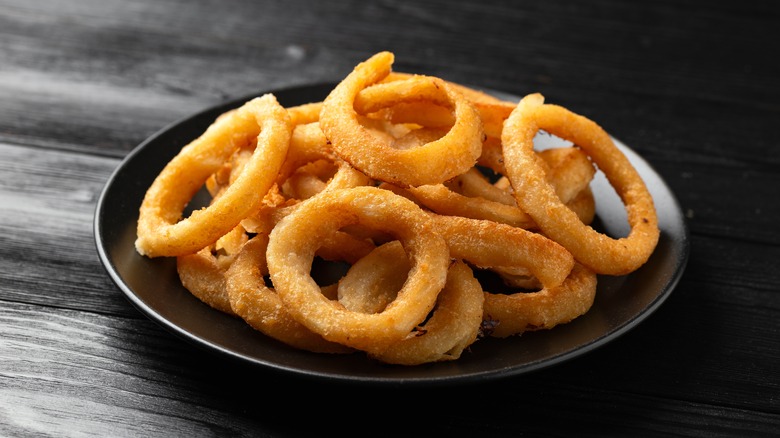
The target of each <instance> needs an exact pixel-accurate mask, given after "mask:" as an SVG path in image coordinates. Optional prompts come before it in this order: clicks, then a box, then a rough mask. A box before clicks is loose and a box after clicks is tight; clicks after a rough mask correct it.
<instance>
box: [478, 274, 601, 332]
mask: <svg viewBox="0 0 780 438" xmlns="http://www.w3.org/2000/svg"><path fill="white" fill-rule="evenodd" d="M597 281H598V280H597V276H596V274H595V273H594V272H593V271H591V270H590V269H588V268H586V267H584V266H582V265H581V264H579V263H575V265H574V267H573V268H572V270H571V272H570V274H569V276H568V277H566V279H565V280H564V281H563V283H561V284H559V285H558V286H555V287H543V288H542V289H541V290H538V291H535V292H515V293H510V294H503V293H491V292H489V291H485V304H484V309H485V310H484V312H485V314H484V319H485V321H488V322H489V324H485V325H489V326H490V327H491V329H490V330H489V331H485V333H484V334H485V335H486V336H492V337H494V338H506V337H509V336H516V335H520V334H522V333H524V332H526V331H537V330H549V329H551V328H553V327H555V326H557V325H559V324H565V323H568V322H571V321H572V320H574V319H576V318H578V317H580V316H582V315H584V314H585V313H586V312H587V311H588V310H590V308H591V306H592V305H593V300H594V299H595V296H596V286H597Z"/></svg>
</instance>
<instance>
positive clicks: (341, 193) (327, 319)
mask: <svg viewBox="0 0 780 438" xmlns="http://www.w3.org/2000/svg"><path fill="white" fill-rule="evenodd" d="M353 224H359V225H361V226H365V227H367V228H372V229H380V230H383V231H387V232H390V233H391V234H393V235H394V236H395V237H396V238H397V239H398V240H400V241H401V242H402V244H403V245H404V248H405V250H406V252H407V255H408V257H409V260H410V263H411V265H412V269H411V271H410V273H409V277H408V278H407V281H406V282H405V283H404V286H403V288H402V289H401V290H400V291H399V292H398V296H397V297H396V299H395V300H394V301H393V302H392V303H391V304H390V305H389V306H388V307H387V308H386V309H384V310H383V311H382V312H379V313H375V314H366V313H362V312H353V311H350V310H348V309H346V308H345V307H344V306H343V305H340V304H338V303H336V302H333V301H331V300H329V299H327V298H326V297H324V296H323V295H322V293H321V291H320V289H319V287H318V286H317V284H316V283H315V281H314V280H313V279H312V277H311V275H310V272H309V271H310V269H311V265H312V260H313V257H314V254H315V251H316V250H317V248H318V247H319V246H320V242H321V241H322V240H323V239H324V238H325V237H326V236H328V235H330V234H332V233H333V232H335V231H337V230H339V229H341V228H343V227H344V226H347V225H353ZM267 252H268V254H267V258H268V270H269V273H270V277H271V280H272V281H273V284H274V286H275V288H276V291H277V293H278V294H279V296H280V297H281V299H282V301H283V302H284V303H285V305H286V307H287V309H288V311H289V312H290V313H291V314H292V315H293V317H294V318H295V319H296V320H297V321H298V322H300V323H301V324H303V325H305V326H306V327H308V328H309V329H310V330H312V331H313V332H315V333H319V334H320V335H322V336H323V337H324V338H325V339H328V340H330V341H332V342H338V343H341V344H344V345H347V346H350V347H354V348H357V349H367V348H381V347H382V346H387V345H389V344H391V343H393V342H397V341H399V340H401V339H403V338H404V337H405V336H406V335H408V334H409V332H411V331H412V329H414V327H415V326H416V325H417V324H419V323H421V322H422V321H423V320H424V319H425V317H426V316H427V315H428V313H429V312H430V311H431V309H432V308H433V306H434V304H435V303H436V298H437V296H438V294H439V292H440V291H441V289H442V287H444V283H445V281H446V277H447V268H448V265H449V261H450V257H449V251H448V250H447V244H446V243H445V241H444V239H443V238H442V236H441V235H440V234H439V233H438V232H436V230H435V229H434V226H433V223H432V221H431V220H430V218H429V217H428V215H427V214H426V213H425V212H423V211H422V210H421V209H420V208H419V207H418V206H417V205H416V204H415V203H413V202H411V201H409V200H408V199H406V198H403V197H401V196H398V195H395V194H393V193H391V192H389V191H387V190H382V189H379V188H376V187H369V186H366V187H355V188H351V189H343V190H334V191H329V192H323V193H321V194H319V195H317V196H314V197H312V198H309V199H308V200H306V201H303V202H302V203H301V204H300V205H299V206H298V207H297V208H295V210H294V211H293V212H292V213H290V214H289V215H288V216H287V217H285V218H284V219H282V220H281V221H280V222H279V223H278V224H277V225H276V227H274V229H273V231H272V232H271V235H270V242H269V245H268V251H267Z"/></svg>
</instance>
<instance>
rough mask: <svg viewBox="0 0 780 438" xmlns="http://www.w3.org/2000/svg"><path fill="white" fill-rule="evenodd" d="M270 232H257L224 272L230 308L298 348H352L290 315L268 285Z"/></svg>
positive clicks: (328, 350)
mask: <svg viewBox="0 0 780 438" xmlns="http://www.w3.org/2000/svg"><path fill="white" fill-rule="evenodd" d="M267 247H268V236H266V235H263V234H257V235H255V236H254V237H252V239H250V240H249V241H248V242H247V243H246V244H245V245H244V247H243V248H242V250H241V252H239V254H238V256H237V257H236V259H235V260H234V261H233V264H232V265H231V266H230V268H229V269H228V270H227V272H226V274H225V279H226V280H225V283H226V291H227V296H228V299H229V302H230V306H231V309H232V310H233V312H235V314H236V315H238V316H240V317H241V318H243V319H244V321H246V322H247V324H249V325H250V326H251V327H252V328H254V329H255V330H258V331H259V332H261V333H263V334H265V335H267V336H269V337H271V338H274V339H276V340H278V341H281V342H283V343H285V344H287V345H290V346H293V347H295V348H300V349H304V350H307V351H314V352H323V353H346V352H349V351H350V350H349V349H348V348H346V347H344V346H342V345H340V344H336V343H332V342H328V341H326V340H324V339H323V338H322V337H321V336H320V335H317V334H315V333H313V332H311V331H310V330H309V329H307V328H306V327H304V326H303V325H301V324H299V323H298V322H297V321H296V320H295V319H293V318H292V316H290V314H289V312H287V310H286V309H285V307H284V304H283V303H282V301H281V300H280V299H279V296H278V295H277V293H276V292H275V291H274V290H273V289H271V288H269V287H268V286H266V284H265V280H264V277H265V276H266V275H267V274H268V269H267V263H266V258H265V253H266V248H267Z"/></svg>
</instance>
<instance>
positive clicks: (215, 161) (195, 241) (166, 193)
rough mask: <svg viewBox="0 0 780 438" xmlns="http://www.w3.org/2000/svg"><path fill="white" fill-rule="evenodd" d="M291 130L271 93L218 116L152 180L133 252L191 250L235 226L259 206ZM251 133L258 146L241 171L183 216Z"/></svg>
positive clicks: (151, 253)
mask: <svg viewBox="0 0 780 438" xmlns="http://www.w3.org/2000/svg"><path fill="white" fill-rule="evenodd" d="M258 131H259V133H258ZM290 134H291V126H290V118H289V116H288V115H287V112H286V111H285V110H284V108H282V106H281V105H279V103H278V102H277V101H276V98H275V97H274V96H273V95H271V94H266V95H264V96H262V97H258V98H256V99H252V100H250V101H249V102H247V103H245V104H244V105H243V106H242V107H240V108H239V109H238V110H237V111H235V112H232V113H230V115H229V116H227V117H221V118H219V119H218V120H217V121H216V122H215V123H214V124H212V125H211V126H210V127H209V128H208V129H207V130H206V132H205V133H203V134H202V135H201V136H200V137H198V138H197V139H195V140H194V141H192V142H191V143H189V144H188V145H187V146H185V147H184V148H182V150H181V151H180V152H179V153H178V154H177V155H176V156H175V157H174V158H173V159H172V160H171V161H170V162H169V163H168V164H167V165H166V166H165V168H163V170H162V171H161V172H160V174H159V175H158V176H157V177H156V178H155V180H154V182H152V185H151V186H150V187H149V189H148V190H147V192H146V194H145V196H144V200H143V202H142V204H141V207H140V211H139V218H138V227H137V236H138V237H137V239H136V242H135V245H136V250H137V251H138V252H139V253H140V254H142V255H146V256H148V257H158V256H178V255H183V254H192V253H195V252H197V251H199V250H200V249H202V248H205V247H206V246H208V245H210V244H212V243H214V242H215V241H216V240H217V239H219V238H220V236H222V235H224V234H226V233H227V232H229V231H230V230H231V229H233V228H234V227H235V226H236V225H238V224H239V222H241V220H242V219H244V218H245V217H246V216H248V215H249V214H251V213H252V212H253V211H255V210H256V209H257V208H259V207H260V203H261V202H262V200H263V196H264V195H265V193H266V192H267V191H268V189H269V188H270V187H271V185H273V183H274V181H275V179H276V175H277V174H278V171H279V169H280V167H281V165H282V162H283V161H284V159H285V156H286V154H287V149H288V147H289V142H290ZM254 137H256V138H257V146H256V148H255V150H254V152H253V153H252V158H251V159H250V160H249V161H248V162H247V163H246V165H245V166H244V171H243V172H241V175H239V176H238V177H237V178H236V180H235V181H234V182H233V184H231V185H230V186H229V187H228V188H227V189H226V190H225V192H224V193H223V194H222V195H221V196H220V197H219V199H216V200H215V202H213V203H212V204H211V205H209V206H208V207H206V208H203V209H200V210H196V211H194V212H193V213H192V214H191V215H190V216H189V217H187V218H184V219H182V218H181V216H182V212H183V211H184V207H185V206H186V205H187V203H188V202H189V201H190V200H191V199H192V197H193V196H194V195H195V193H196V192H197V191H198V190H199V189H200V188H201V187H202V186H203V184H204V182H205V181H206V180H207V179H208V178H209V177H210V176H211V175H212V174H213V173H214V172H216V171H217V170H219V169H220V168H221V166H222V164H223V163H224V162H225V161H226V160H228V159H229V158H230V157H231V155H232V154H233V152H234V151H235V149H236V148H237V147H238V146H239V145H240V144H242V143H246V142H248V141H251V140H252V139H253V138H254Z"/></svg>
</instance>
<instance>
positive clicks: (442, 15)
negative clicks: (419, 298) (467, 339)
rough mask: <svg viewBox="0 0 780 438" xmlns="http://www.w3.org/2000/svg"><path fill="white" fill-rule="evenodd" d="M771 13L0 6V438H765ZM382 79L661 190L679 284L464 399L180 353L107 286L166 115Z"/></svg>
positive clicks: (773, 186)
mask: <svg viewBox="0 0 780 438" xmlns="http://www.w3.org/2000/svg"><path fill="white" fill-rule="evenodd" d="M779 10H780V7H779V6H777V3H776V2H772V1H765V2H759V1H728V2H707V1H661V0H654V1H645V2H628V1H617V0H614V1H612V0H598V1H591V2H574V1H571V2H567V1H543V2H514V1H513V2H510V1H499V2H486V1H482V2H466V1H417V2H411V1H410V2H400V1H378V2H363V1H342V2H335V1H333V2H306V1H248V0H245V1H238V0H231V1H216V0H213V1H183V0H182V1H153V0H138V1H101V0H89V1H53V0H52V1H34V2H33V1H13V0H11V1H9V0H0V205H2V208H1V209H0V247H1V248H2V251H0V435H5V436H40V435H46V434H52V435H55V436H76V435H79V436H83V435H92V434H94V435H97V436H171V435H174V436H192V435H196V436H204V435H206V436H209V435H212V436H213V435H216V436H297V435H300V434H301V433H302V432H303V431H304V430H306V428H308V427H316V428H319V430H320V431H322V432H332V433H342V434H349V435H351V434H356V435H357V434H359V435H368V436H372V435H377V436H384V435H388V436H390V435H392V436H398V435H400V434H404V436H407V435H408V436H419V435H434V436H437V435H443V434H458V433H460V434H463V435H469V436H471V435H478V434H479V435H486V436H605V435H614V436H637V435H654V436H670V435H675V436H707V437H711V436H777V434H778V431H779V430H780V372H778V366H777V363H778V359H779V358H780V353H778V351H779V350H780V330H779V329H780V322H778V320H779V319H780V295H779V294H780V290H779V289H780V288H779V287H778V285H779V284H780V269H778V268H780V265H779V264H778V260H780V234H779V233H778V227H777V224H778V223H780V204H778V201H777V190H778V187H780V186H779V184H778V183H780V130H779V129H778V128H780V126H779V123H778V122H780V117H779V116H780V80H779V79H778V78H779V77H780V62H778V57H779V56H780V31H778V29H779V28H780V13H779ZM380 50H389V51H392V52H394V53H395V55H396V63H395V65H394V68H395V69H396V70H398V71H408V72H415V73H423V74H430V75H437V76H440V77H442V78H445V79H448V80H452V81H455V82H461V83H466V84H474V85H478V86H482V87H488V88H492V89H496V90H502V91H505V92H508V93H512V94H515V95H523V94H526V93H530V92H537V91H538V92H541V93H542V94H544V95H545V97H546V100H547V101H548V102H554V103H558V104H561V105H563V106H566V107H568V108H569V109H571V110H572V111H575V112H577V113H580V114H585V115H587V116H588V117H589V118H591V119H593V120H596V121H598V122H599V124H601V125H602V126H603V127H605V129H607V131H609V132H610V133H611V134H612V135H614V136H615V137H616V138H618V139H620V140H621V141H623V142H624V143H626V144H628V145H630V146H631V148H633V149H634V150H635V151H636V152H638V153H639V154H640V155H642V156H643V157H644V158H645V159H646V160H647V161H648V162H649V163H651V165H652V166H653V167H654V168H655V169H656V170H657V171H658V173H659V174H660V175H661V176H662V177H663V178H664V179H665V180H666V182H667V183H668V184H669V186H670V187H671V188H672V190H673V191H674V192H675V194H676V196H677V198H678V201H679V203H680V205H681V206H682V208H683V210H684V212H685V215H686V218H687V220H688V226H689V229H690V234H691V253H690V259H689V263H688V266H687V270H686V272H685V274H684V276H683V277H682V279H681V281H680V283H679V284H678V287H677V289H676V290H675V292H674V293H673V294H672V295H671V296H670V297H669V299H668V300H667V301H666V302H665V303H664V304H663V306H661V308H660V309H659V310H658V311H657V312H655V313H654V314H653V315H652V316H651V317H650V318H648V319H647V320H646V321H644V322H643V323H642V324H640V325H639V326H638V327H636V328H635V329H633V330H631V331H630V332H628V333H627V334H626V335H624V336H622V337H620V338H618V339H617V340H615V341H614V342H611V343H609V344H607V345H605V346H603V347H601V348H599V349H597V350H595V351H593V352H590V353H588V354H587V355H585V356H582V357H579V358H576V359H574V360H571V361H567V362H565V363H563V364H559V365H556V366H554V367H551V368H549V369H545V370H541V371H537V372H534V373H530V374H526V375H520V376H515V377H511V378H507V379H502V380H500V381H495V382H486V383H480V384H479V385H453V386H451V387H439V388H376V387H364V386H358V385H336V384H333V383H329V382H323V381H318V380H306V379H300V378H297V377H294V376H287V375H280V374H278V373H273V372H270V371H268V370H264V369H261V368H257V367H250V366H247V365H243V364H240V363H234V362H231V361H227V360H225V359H224V358H222V357H217V356H215V355H212V354H210V353H208V352H205V351H203V350H201V349H199V348H197V347H195V346H192V345H190V344H188V343H185V342H182V341H181V340H180V339H179V338H176V337H174V336H172V335H171V334H169V333H168V332H166V331H164V330H163V329H161V328H160V327H159V326H157V325H156V324H155V323H153V322H152V321H149V320H148V319H146V318H145V317H143V316H142V315H141V314H140V313H139V312H138V311H137V310H136V309H135V308H134V307H133V306H132V305H131V304H130V303H129V302H128V301H127V300H126V299H125V298H124V296H123V295H122V294H121V293H120V292H119V291H118V289H117V288H116V287H115V285H114V284H113V283H112V282H111V280H110V278H109V277H108V276H107V274H106V272H105V270H104V269H103V267H102V265H101V264H100V262H99V260H98V257H97V254H96V251H95V244H94V238H93V235H92V215H93V213H94V209H95V202H96V199H97V196H98V195H99V193H100V191H101V189H102V187H103V185H104V184H105V182H106V180H107V178H108V176H109V175H110V174H111V172H112V171H113V169H114V168H115V167H116V166H117V165H118V164H119V162H120V160H121V159H122V158H123V157H124V156H125V155H126V154H127V153H129V152H130V151H131V150H132V149H133V148H134V147H135V146H137V145H138V144H139V143H140V142H142V141H143V140H144V139H145V138H147V137H148V136H149V135H151V134H153V133H154V132H156V131H157V130H159V129H161V128H163V127H164V126H167V125H168V124H169V123H172V122H174V121H176V120H178V119H180V118H181V117H184V116H187V115H189V114H191V113H193V112H196V111H200V110H202V109H204V108H206V107H209V106H211V105H214V104H218V103H222V102H225V101H228V100H231V99H235V98H237V97H240V96H244V95H247V94H250V93H255V92H257V91H262V90H265V89H274V88H280V87H287V86H294V85H300V84H307V83H311V82H322V81H328V80H338V79H340V78H341V77H343V76H344V75H345V74H346V73H348V72H349V71H350V70H351V69H352V67H353V66H354V65H355V64H357V63H358V62H360V61H362V60H364V59H366V58H368V57H369V56H370V55H372V54H373V53H375V52H378V51H380Z"/></svg>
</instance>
